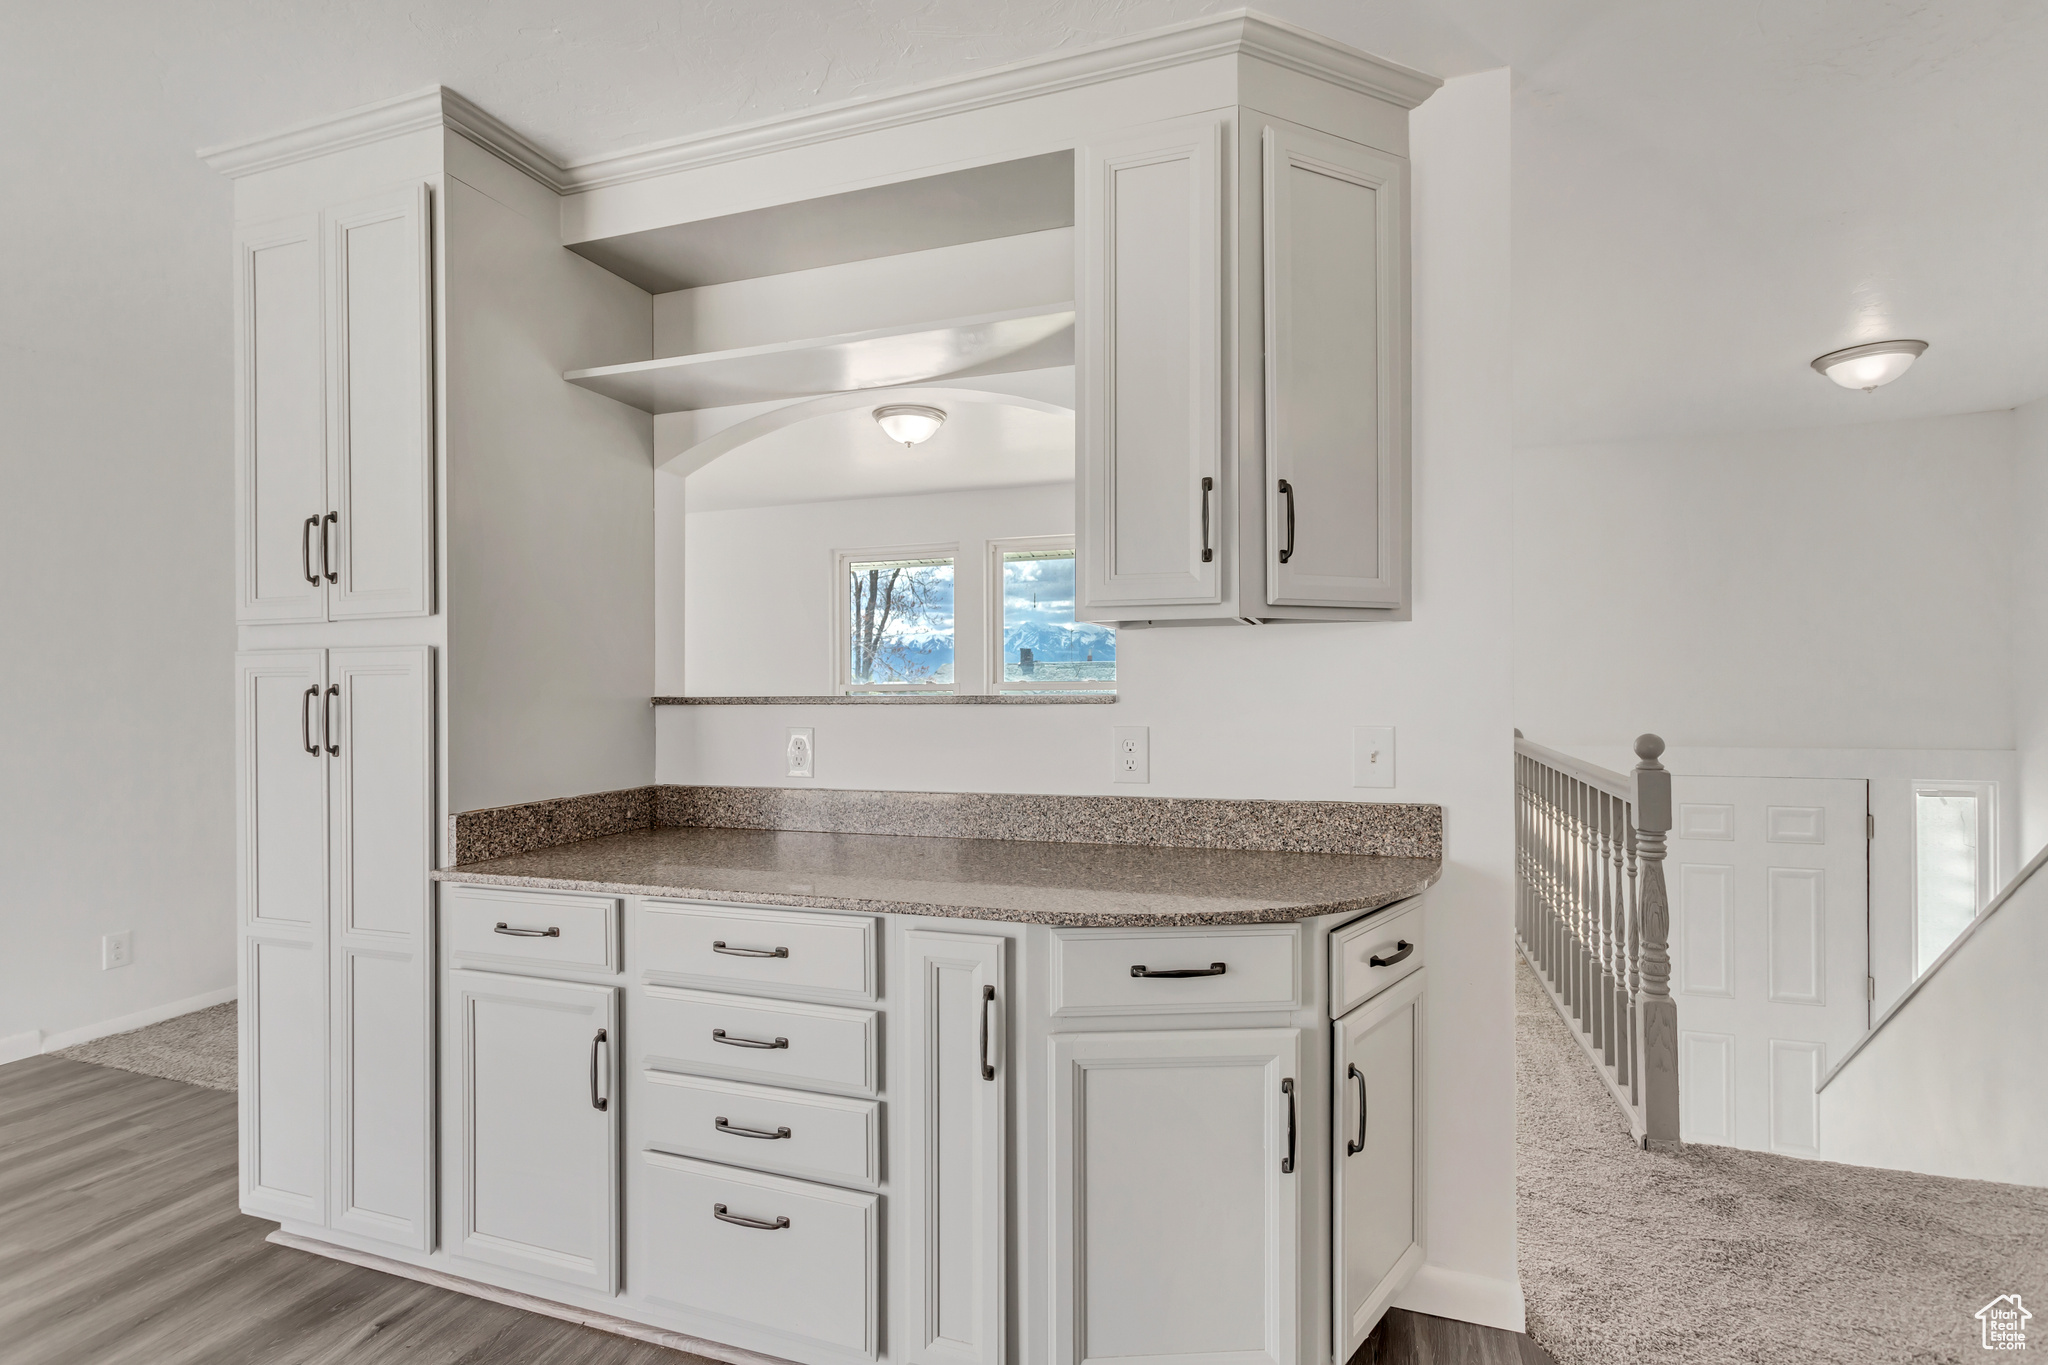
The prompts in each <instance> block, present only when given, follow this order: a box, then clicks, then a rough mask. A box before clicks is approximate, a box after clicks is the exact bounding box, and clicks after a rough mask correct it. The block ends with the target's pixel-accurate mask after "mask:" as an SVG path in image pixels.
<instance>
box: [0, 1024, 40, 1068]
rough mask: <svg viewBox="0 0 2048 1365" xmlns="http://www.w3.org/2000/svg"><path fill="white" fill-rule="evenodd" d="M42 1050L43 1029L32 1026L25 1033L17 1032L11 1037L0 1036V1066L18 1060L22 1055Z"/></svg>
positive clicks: (28, 1055) (34, 1053)
mask: <svg viewBox="0 0 2048 1365" xmlns="http://www.w3.org/2000/svg"><path fill="white" fill-rule="evenodd" d="M42 1050H43V1031H42V1030H41V1029H39V1028H32V1029H30V1030H29V1031H28V1032H27V1033H17V1034H15V1035H14V1036H13V1037H12V1038H0V1066H5V1065H7V1064H8V1063H9V1062H18V1061H20V1060H21V1059H22V1058H24V1057H33V1056H35V1055H36V1054H37V1053H38V1052H41V1051H42Z"/></svg>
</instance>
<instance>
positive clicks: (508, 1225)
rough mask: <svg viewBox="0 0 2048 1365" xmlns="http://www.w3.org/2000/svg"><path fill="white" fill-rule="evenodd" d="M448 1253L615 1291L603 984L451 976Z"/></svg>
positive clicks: (614, 1031)
mask: <svg viewBox="0 0 2048 1365" xmlns="http://www.w3.org/2000/svg"><path fill="white" fill-rule="evenodd" d="M446 981H447V987H448V993H449V1000H448V1002H447V1007H448V1012H449V1018H448V1033H447V1041H448V1045H449V1047H450V1049H451V1050H452V1051H453V1053H454V1056H453V1057H452V1058H451V1061H452V1063H453V1065H452V1066H450V1067H449V1068H448V1070H449V1072H450V1073H452V1074H451V1076H450V1080H451V1081H452V1083H453V1084H452V1087H451V1089H450V1091H449V1092H448V1096H449V1098H450V1099H451V1100H453V1101H454V1103H453V1104H452V1105H449V1106H448V1107H447V1109H445V1110H444V1120H445V1121H448V1122H452V1123H455V1124H457V1125H459V1128H458V1133H459V1136H458V1141H457V1143H456V1153H457V1156H456V1160H457V1162H458V1163H459V1165H460V1169H459V1170H457V1171H454V1172H451V1173H450V1174H451V1177H452V1178H453V1180H454V1181H455V1183H456V1187H457V1193H456V1198H455V1209H456V1218H457V1225H456V1227H455V1228H454V1229H453V1236H452V1237H450V1239H449V1243H450V1245H449V1250H450V1251H451V1252H453V1253H454V1254H455V1255H457V1256H461V1257H465V1258H467V1259H470V1260H475V1261H483V1262H486V1263H488V1264H491V1265H497V1266H504V1267H506V1268H508V1269H511V1270H519V1271H524V1272H526V1273H527V1274H530V1275H538V1276H541V1277H543V1278H546V1279H550V1280H556V1281H559V1282H560V1283H563V1284H569V1285H576V1286H579V1287H581V1288H584V1289H594V1290H597V1291H599V1292H602V1293H606V1294H609V1293H613V1292H616V1290H617V1288H618V1269H619V1267H618V1243H619V1161H618V1152H619V1131H618V1116H619V1108H620V1106H619V1105H617V1104H615V1103H613V1100H612V1097H613V1096H614V1095H616V1094H617V1084H616V1080H615V1074H616V1068H615V1066H614V1064H613V1057H614V1054H615V1051H616V1049H615V1048H614V1047H613V1046H612V1043H613V1040H614V1039H616V1038H617V1036H618V1017H617V1013H618V992H617V990H616V989H615V988H613V987H611V986H601V985H594V984H589V983H584V982H576V981H542V980H537V979H534V978H531V977H521V976H506V975H500V974H498V973H496V972H478V971H467V970H461V969H457V970H452V971H450V972H448V973H447V975H446Z"/></svg>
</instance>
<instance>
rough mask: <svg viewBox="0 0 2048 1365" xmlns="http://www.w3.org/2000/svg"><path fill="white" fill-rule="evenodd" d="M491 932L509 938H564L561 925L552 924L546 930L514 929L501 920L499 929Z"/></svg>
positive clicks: (498, 925)
mask: <svg viewBox="0 0 2048 1365" xmlns="http://www.w3.org/2000/svg"><path fill="white" fill-rule="evenodd" d="M491 932H492V933H494V934H503V935H505V937H507V938H560V937H561V936H562V929H561V926H560V925H555V924H550V925H549V926H548V927H547V928H545V929H514V928H513V927H512V926H511V925H509V924H507V923H505V921H503V920H499V921H498V924H497V927H496V928H494V929H492V930H491Z"/></svg>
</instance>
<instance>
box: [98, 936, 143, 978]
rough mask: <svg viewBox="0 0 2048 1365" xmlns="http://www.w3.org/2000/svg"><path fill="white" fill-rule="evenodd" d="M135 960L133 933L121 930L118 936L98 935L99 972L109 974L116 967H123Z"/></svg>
mask: <svg viewBox="0 0 2048 1365" xmlns="http://www.w3.org/2000/svg"><path fill="white" fill-rule="evenodd" d="M134 960H135V932H134V930H132V929H123V930H122V931H121V932H120V933H118V934H102V935H100V970H101V971H103V972H110V971H112V970H113V969H114V968H116V967H125V966H127V965H128V964H129V963H131V962H133V961H134Z"/></svg>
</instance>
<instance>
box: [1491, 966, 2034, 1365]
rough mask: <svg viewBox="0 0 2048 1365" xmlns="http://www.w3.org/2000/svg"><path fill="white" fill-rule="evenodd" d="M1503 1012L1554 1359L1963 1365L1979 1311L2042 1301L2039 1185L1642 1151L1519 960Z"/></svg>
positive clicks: (1760, 1156)
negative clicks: (1507, 1014)
mask: <svg viewBox="0 0 2048 1365" xmlns="http://www.w3.org/2000/svg"><path fill="white" fill-rule="evenodd" d="M1515 1015H1516V1019H1515V1033H1516V1057H1517V1065H1516V1090H1517V1100H1518V1105H1519V1112H1520V1122H1519V1126H1518V1133H1517V1138H1516V1144H1515V1146H1516V1156H1517V1160H1518V1172H1517V1181H1516V1183H1517V1187H1518V1191H1519V1200H1518V1209H1517V1213H1518V1222H1519V1224H1520V1228H1521V1269H1522V1290H1523V1294H1524V1295H1525V1297H1526V1299H1527V1303H1528V1314H1529V1335H1531V1336H1532V1337H1534V1338H1535V1339H1536V1340H1537V1341H1538V1342H1540V1343H1542V1345H1543V1346H1544V1347H1545V1348H1546V1349H1548V1350H1549V1351H1550V1353H1551V1354H1552V1355H1554V1356H1555V1357H1556V1358H1557V1360H1558V1362H1559V1365H1639V1363H1640V1362H1649V1361H1655V1362H1659V1365H1737V1363H1738V1362H1741V1363H1746V1362H1758V1363H1759V1365H1792V1363H1793V1362H1796V1363H1797V1365H1808V1363H1809V1362H1837V1361H1839V1362H1843V1365H1879V1362H1893V1361H1899V1362H1913V1365H1935V1363H1936V1362H1951V1361H1953V1362H1960V1361H1964V1360H1976V1359H1978V1358H1980V1357H1981V1356H1983V1354H1984V1352H1983V1350H1982V1347H1981V1345H1980V1343H1979V1340H1978V1324H1977V1322H1976V1320H1975V1319H1974V1318H1973V1317H1972V1314H1974V1313H1975V1312H1976V1311H1977V1310H1978V1309H1979V1308H1981V1307H1983V1306H1984V1305H1985V1304H1987V1303H1989V1302H1990V1301H1991V1300H1992V1299H1993V1298H1995V1297H1996V1296H1998V1295H2000V1294H2008V1293H2018V1294H2019V1295H2021V1297H2022V1298H2023V1299H2024V1300H2028V1301H2032V1302H2036V1303H2048V1190H2039V1189H2030V1188H2024V1187H2020V1186H2014V1185H1993V1184H1988V1183H1985V1182H1982V1181H1974V1180H1948V1179H1944V1178H1942V1177H1940V1176H1929V1175H1913V1174H1909V1173H1906V1172H1900V1171H1879V1170H1871V1169H1868V1168H1865V1167H1861V1166H1842V1165H1836V1164H1834V1163H1831V1162H1820V1161H1802V1160H1799V1159H1797V1158H1795V1157H1785V1156H1777V1155H1774V1154H1771V1153H1767V1152H1745V1151H1737V1150H1736V1149H1734V1148H1731V1147H1705V1146H1689V1147H1686V1148H1684V1149H1682V1150H1681V1151H1679V1152H1676V1153H1668V1154H1659V1153H1654V1152H1644V1151H1641V1150H1639V1149H1638V1148H1637V1147H1636V1146H1635V1145H1634V1144H1633V1143H1632V1142H1631V1141H1630V1140H1629V1136H1628V1129H1627V1126H1626V1124H1625V1123H1624V1121H1623V1119H1622V1115H1621V1111H1620V1110H1619V1109H1618V1108H1617V1107H1616V1106H1615V1103H1614V1100H1613V1099H1612V1098H1611V1097H1610V1096H1609V1095H1608V1094H1607V1092H1606V1090H1605V1088H1604V1087H1603V1086H1602V1085H1601V1083H1600V1080H1599V1077H1598V1076H1597V1075H1595V1074H1594V1072H1593V1069H1592V1063H1591V1062H1590V1061H1589V1060H1588V1059H1587V1058H1586V1055H1585V1053H1584V1052H1583V1051H1581V1050H1580V1048H1579V1045H1578V1043H1577V1042H1576V1041H1575V1040H1574V1039H1573V1038H1572V1036H1571V1033H1570V1032H1569V1030H1568V1027H1567V1026H1566V1024H1565V1022H1564V1021H1563V1020H1562V1019H1561V1018H1560V1017H1559V1016H1558V1013H1557V1009H1556V1007H1555V1006H1553V1005H1552V1004H1551V1003H1550V999H1549V997H1548V996H1547V995H1545V994H1544V992H1543V988H1542V987H1541V986H1540V985H1539V984H1538V983H1537V980H1536V978H1535V976H1534V975H1532V974H1531V972H1530V969H1529V966H1528V964H1527V963H1526V962H1522V961H1517V963H1516V983H1515ZM2044 1140H2048V1139H2044ZM2037 1296H2038V1297H2037ZM2035 1311H2036V1313H2037V1314H2038V1313H2044V1312H2048V1310H2044V1309H2038V1308H2037V1309H2036V1310H2035ZM2041 1320H2042V1321H2043V1322H2048V1317H2043V1318H2042V1319H2041ZM2042 1335H2043V1337H2044V1339H2048V1332H2044V1333H2043V1334H2042ZM2044 1344H2048V1340H2044Z"/></svg>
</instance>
